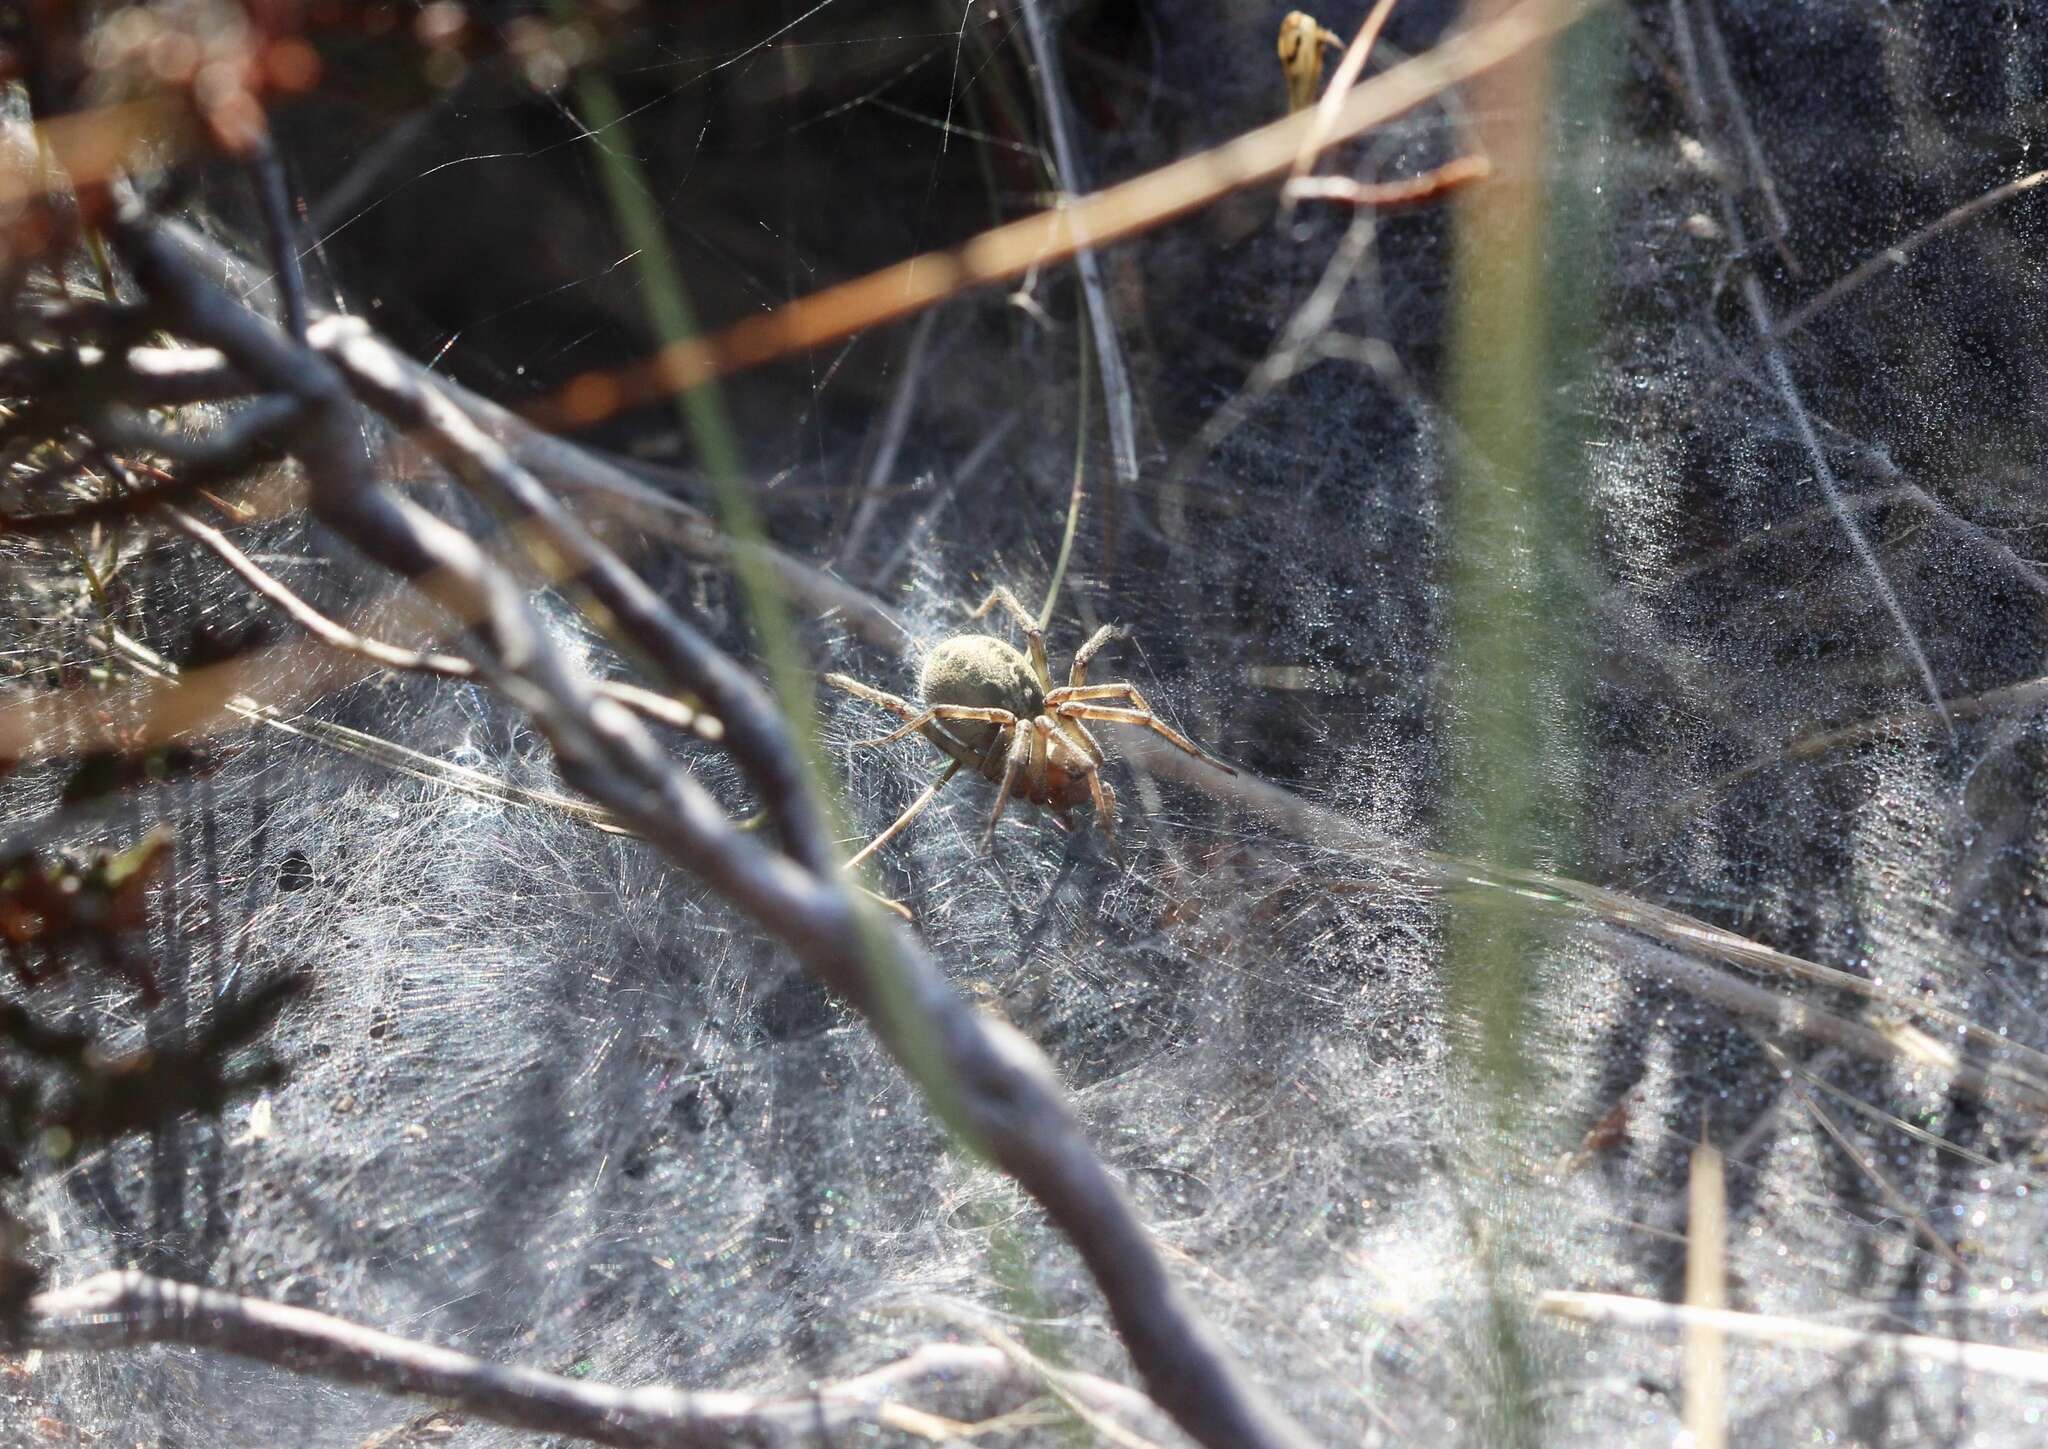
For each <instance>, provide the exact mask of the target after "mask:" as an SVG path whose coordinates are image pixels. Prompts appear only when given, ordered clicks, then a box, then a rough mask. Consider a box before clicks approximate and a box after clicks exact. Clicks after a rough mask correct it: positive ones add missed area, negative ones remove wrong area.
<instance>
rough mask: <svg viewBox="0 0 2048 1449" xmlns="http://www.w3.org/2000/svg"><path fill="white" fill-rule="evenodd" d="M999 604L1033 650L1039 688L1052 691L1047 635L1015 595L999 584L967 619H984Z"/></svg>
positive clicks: (1033, 664) (1032, 655)
mask: <svg viewBox="0 0 2048 1449" xmlns="http://www.w3.org/2000/svg"><path fill="white" fill-rule="evenodd" d="M997 604H1001V605H1002V606H1003V607H1004V608H1005V609H1007V610H1009V613H1010V617H1011V618H1012V619H1013V620H1015V621H1016V624H1017V627H1018V628H1019V629H1021V630H1023V632H1024V643H1025V645H1026V646H1027V647H1028V648H1029V649H1030V650H1031V667H1032V668H1033V669H1034V670H1036V671H1037V673H1038V687H1039V688H1040V689H1051V688H1052V666H1051V665H1050V664H1048V663H1047V662H1046V658H1045V633H1044V631H1043V630H1041V629H1040V628H1039V627H1038V621H1037V620H1035V619H1033V618H1032V617H1031V616H1030V615H1029V614H1027V613H1025V612H1024V606H1023V605H1022V604H1020V603H1018V602H1017V596H1016V595H1015V594H1013V593H1011V592H1010V591H1009V590H1008V589H1007V588H1005V587H1003V586H1002V585H1001V584H997V585H996V586H995V588H994V589H993V590H991V591H990V593H989V596H988V597H987V598H985V599H983V600H982V601H981V607H980V608H978V609H976V610H975V611H974V612H973V613H972V614H969V615H968V616H967V617H968V618H970V619H980V618H984V617H986V616H987V614H988V611H989V610H990V609H993V608H994V607H995V606H996V605H997Z"/></svg>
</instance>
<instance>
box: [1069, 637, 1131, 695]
mask: <svg viewBox="0 0 2048 1449" xmlns="http://www.w3.org/2000/svg"><path fill="white" fill-rule="evenodd" d="M1121 632H1122V631H1121V630H1119V629H1118V628H1117V626H1116V625H1114V624H1104V625H1103V626H1102V627H1101V628H1100V629H1097V630H1096V631H1095V632H1094V633H1093V634H1092V635H1090V636H1089V639H1088V642H1087V643H1086V644H1083V645H1082V646H1081V647H1080V648H1079V649H1076V650H1075V651H1074V662H1073V664H1072V665H1070V666H1069V667H1068V669H1067V686H1068V687H1069V688H1071V689H1079V688H1081V687H1082V685H1083V684H1084V683H1085V682H1086V681H1087V678H1088V661H1089V660H1091V659H1093V658H1094V657H1095V656H1096V654H1097V653H1099V652H1100V651H1101V649H1102V646H1103V645H1105V644H1107V643H1108V642H1109V641H1110V640H1112V639H1114V638H1116V636H1117V635H1118V634H1119V633H1121Z"/></svg>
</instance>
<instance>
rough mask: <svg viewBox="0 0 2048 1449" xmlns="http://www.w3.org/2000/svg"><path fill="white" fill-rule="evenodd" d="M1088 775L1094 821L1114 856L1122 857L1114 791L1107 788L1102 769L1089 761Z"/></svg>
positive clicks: (1122, 851) (1122, 849) (1122, 848)
mask: <svg viewBox="0 0 2048 1449" xmlns="http://www.w3.org/2000/svg"><path fill="white" fill-rule="evenodd" d="M1085 773H1086V774H1087V776H1088V793H1089V794H1090V795H1091V796H1093V797H1094V800H1095V823H1096V824H1097V825H1099V826H1101V827H1102V835H1103V838H1104V839H1105V840H1107V841H1108V842H1109V848H1110V849H1111V850H1112V851H1113V852H1115V854H1116V858H1117V859H1118V860H1122V859H1123V858H1124V847H1123V842H1122V841H1120V840H1118V839H1117V838H1116V791H1114V790H1112V789H1110V788H1109V781H1107V780H1105V779H1103V778H1102V771H1101V770H1100V769H1099V768H1097V767H1096V765H1095V764H1094V763H1093V762H1090V764H1089V765H1088V768H1087V770H1086V772H1085Z"/></svg>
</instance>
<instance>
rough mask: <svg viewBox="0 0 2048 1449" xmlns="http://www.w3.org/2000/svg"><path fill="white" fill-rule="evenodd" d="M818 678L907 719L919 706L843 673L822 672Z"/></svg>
mask: <svg viewBox="0 0 2048 1449" xmlns="http://www.w3.org/2000/svg"><path fill="white" fill-rule="evenodd" d="M818 678H819V679H821V680H823V681H824V682H825V683H826V684H829V685H831V686H832V687H833V688H834V689H843V690H845V691H846V692H847V693H848V694H850V695H853V696H854V697H855V698H856V699H864V700H866V701H867V702H868V703H869V704H878V705H880V706H881V707H882V708H883V709H886V710H890V711H892V712H894V713H896V714H899V715H901V716H902V717H903V718H905V719H909V718H910V717H911V716H912V715H914V714H916V713H917V706H916V705H914V704H912V703H911V702H910V701H909V700H907V699H903V698H900V697H899V696H897V695H893V694H891V693H889V691H888V690H886V689H877V688H875V687H874V686H873V685H872V684H862V683H861V682H860V681H859V680H858V679H848V678H847V677H846V676H845V675H843V674H821V675H819V676H818Z"/></svg>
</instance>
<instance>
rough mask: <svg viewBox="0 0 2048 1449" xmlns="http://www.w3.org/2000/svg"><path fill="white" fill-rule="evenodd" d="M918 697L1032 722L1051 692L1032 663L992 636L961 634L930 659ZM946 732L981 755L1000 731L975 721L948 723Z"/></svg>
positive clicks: (939, 647) (925, 661)
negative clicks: (999, 711)
mask: <svg viewBox="0 0 2048 1449" xmlns="http://www.w3.org/2000/svg"><path fill="white" fill-rule="evenodd" d="M917 689H918V693H919V694H921V695H922V696H923V697H924V702H925V703H926V704H964V705H970V706H972V707H973V708H976V709H1006V710H1008V711H1009V712H1010V713H1011V714H1014V715H1016V716H1017V717H1018V718H1019V719H1030V718H1032V717H1034V716H1035V715H1037V714H1038V713H1039V712H1040V711H1042V710H1043V709H1044V708H1045V692H1044V691H1043V690H1041V689H1040V688H1039V687H1038V681H1037V679H1035V678H1034V677H1033V676H1032V673H1031V661H1030V660H1028V659H1026V658H1025V657H1024V656H1023V655H1022V654H1020V653H1018V652H1017V651H1016V650H1015V649H1013V648H1011V647H1010V646H1009V645H1008V644H1005V643H1004V642H1003V641H1002V640H1000V639H997V638H995V637H994V636H993V635H989V634H960V635H956V636H955V637H953V638H951V639H948V640H946V641H944V642H943V643H941V644H940V645H939V646H938V647H937V648H935V649H933V650H932V652H931V653H930V654H927V655H926V656H925V660H924V672H923V674H921V675H920V676H919V677H918V683H917ZM946 729H947V731H948V733H950V734H951V735H952V736H953V737H954V738H955V739H957V740H959V741H960V743H962V744H963V745H966V746H967V747H968V748H969V749H970V750H972V751H974V752H975V753H976V754H984V753H986V752H987V750H988V748H989V746H991V745H992V744H994V743H995V738H996V727H995V726H994V725H991V724H982V723H979V722H978V721H974V720H948V721H947V722H946Z"/></svg>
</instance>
